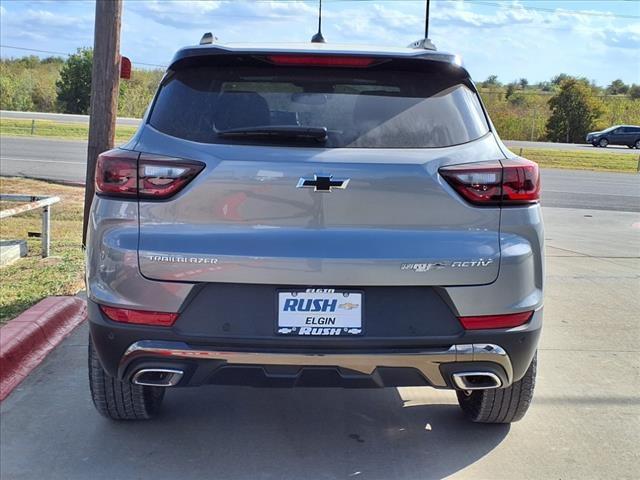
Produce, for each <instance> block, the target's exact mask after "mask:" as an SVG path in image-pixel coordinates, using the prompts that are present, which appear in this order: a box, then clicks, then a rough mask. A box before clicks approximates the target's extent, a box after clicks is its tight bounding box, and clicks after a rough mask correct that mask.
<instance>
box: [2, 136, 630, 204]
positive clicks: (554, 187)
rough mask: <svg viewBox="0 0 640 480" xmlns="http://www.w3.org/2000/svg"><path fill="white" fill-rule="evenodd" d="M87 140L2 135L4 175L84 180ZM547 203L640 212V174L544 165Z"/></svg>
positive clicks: (543, 178)
mask: <svg viewBox="0 0 640 480" xmlns="http://www.w3.org/2000/svg"><path fill="white" fill-rule="evenodd" d="M86 155H87V145H86V142H76V141H69V140H51V139H45V138H24V137H0V172H1V173H2V175H8V176H9V175H17V176H28V177H35V178H46V179H51V180H66V181H72V182H82V183H84V178H85V169H86ZM542 182H543V196H542V202H543V205H545V206H549V207H568V208H595V209H603V210H620V211H629V212H640V176H639V175H636V174H624V173H604V172H587V171H582V170H557V169H544V170H543V171H542Z"/></svg>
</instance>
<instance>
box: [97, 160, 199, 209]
mask: <svg viewBox="0 0 640 480" xmlns="http://www.w3.org/2000/svg"><path fill="white" fill-rule="evenodd" d="M203 168H204V164H202V163H200V162H193V161H187V160H181V159H176V158H169V157H162V156H159V155H146V154H138V153H136V152H129V151H126V150H117V149H116V150H110V151H108V152H105V153H103V154H101V155H100V156H99V157H98V163H97V165H96V192H97V193H98V194H102V195H108V196H116V197H139V198H148V199H166V198H169V197H171V196H172V195H175V194H176V193H178V192H179V191H180V190H182V189H183V188H184V187H185V185H187V184H188V183H189V182H190V181H191V180H193V178H194V177H195V176H196V175H197V174H198V173H200V171H201V170H202V169H203Z"/></svg>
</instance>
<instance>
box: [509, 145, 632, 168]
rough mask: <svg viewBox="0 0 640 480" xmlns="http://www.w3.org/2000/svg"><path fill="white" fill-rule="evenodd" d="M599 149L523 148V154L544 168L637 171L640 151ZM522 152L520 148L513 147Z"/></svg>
mask: <svg viewBox="0 0 640 480" xmlns="http://www.w3.org/2000/svg"><path fill="white" fill-rule="evenodd" d="M602 150H603V149H599V150H597V151H594V152H582V151H578V150H551V149H542V148H523V149H522V156H523V157H525V158H528V159H529V160H533V161H534V162H537V163H538V164H539V165H540V166H541V167H543V168H569V169H577V170H599V171H607V172H637V171H638V162H639V158H640V151H638V150H629V152H628V153H627V152H625V153H611V152H606V151H602ZM511 151H512V152H514V153H517V154H520V149H519V148H513V149H511Z"/></svg>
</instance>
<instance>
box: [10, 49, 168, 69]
mask: <svg viewBox="0 0 640 480" xmlns="http://www.w3.org/2000/svg"><path fill="white" fill-rule="evenodd" d="M0 48H11V49H13V50H24V51H26V52H36V53H48V54H49V55H64V56H66V57H70V56H71V55H73V54H72V53H67V52H56V51H53V50H40V49H38V48H26V47H16V46H14V45H0ZM131 62H132V63H135V64H136V65H145V66H147V67H159V68H167V66H166V65H158V64H157V63H144V62H136V61H135V60H131Z"/></svg>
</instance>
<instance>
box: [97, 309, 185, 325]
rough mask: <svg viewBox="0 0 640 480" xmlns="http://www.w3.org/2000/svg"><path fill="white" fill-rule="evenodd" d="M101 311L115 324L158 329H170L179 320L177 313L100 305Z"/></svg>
mask: <svg viewBox="0 0 640 480" xmlns="http://www.w3.org/2000/svg"><path fill="white" fill-rule="evenodd" d="M100 310H102V311H103V312H104V314H105V315H106V316H107V317H109V318H110V319H111V320H113V321H114V322H119V323H133V324H137V325H152V326H156V327H170V326H172V325H173V324H174V323H175V321H176V320H177V318H178V314H177V313H167V312H148V311H145V310H129V309H128V308H115V307H107V306H106V305H100Z"/></svg>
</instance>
